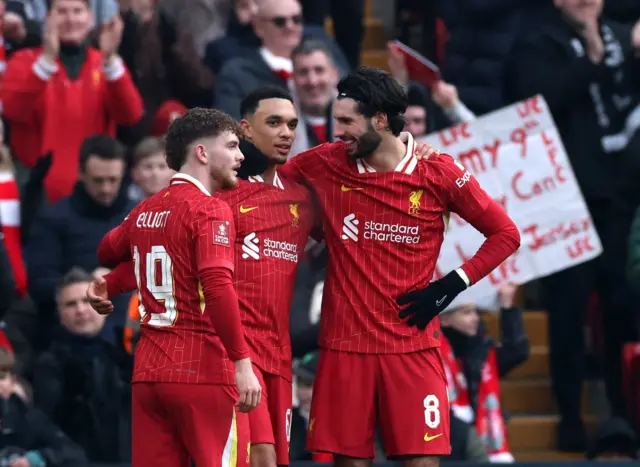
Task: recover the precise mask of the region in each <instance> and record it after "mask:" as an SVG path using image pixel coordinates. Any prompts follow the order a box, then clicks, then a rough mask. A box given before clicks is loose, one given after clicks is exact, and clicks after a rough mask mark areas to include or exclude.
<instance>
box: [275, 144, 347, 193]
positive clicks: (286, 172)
mask: <svg viewBox="0 0 640 467" xmlns="http://www.w3.org/2000/svg"><path fill="white" fill-rule="evenodd" d="M332 144H335V143H325V144H321V145H319V146H315V147H313V148H311V149H308V150H306V151H304V152H301V153H300V154H298V155H297V156H294V157H292V158H291V159H289V160H288V161H287V162H286V163H285V164H284V165H282V166H281V167H278V172H279V173H280V175H282V176H284V177H286V178H288V179H289V180H292V181H294V182H297V183H302V184H307V185H308V184H309V182H310V181H311V180H312V179H313V178H315V176H317V175H318V174H319V173H323V172H324V171H323V170H322V169H321V165H322V163H323V162H322V159H323V158H324V157H326V153H327V151H330V150H331V147H332ZM319 169H320V172H319V171H318V170H319Z"/></svg>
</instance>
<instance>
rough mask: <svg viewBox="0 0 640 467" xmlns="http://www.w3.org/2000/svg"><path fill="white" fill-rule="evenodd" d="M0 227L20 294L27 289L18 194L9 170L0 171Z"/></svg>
mask: <svg viewBox="0 0 640 467" xmlns="http://www.w3.org/2000/svg"><path fill="white" fill-rule="evenodd" d="M0 228H1V230H2V233H3V234H4V245H5V247H6V248H7V255H8V256H9V262H10V263H11V268H12V269H13V277H14V279H15V281H16V290H17V291H18V293H19V294H20V296H21V297H22V296H24V294H25V293H26V291H27V271H26V269H25V267H24V260H23V258H22V240H21V239H20V194H19V192H18V184H17V183H16V180H15V178H14V176H13V174H12V173H11V172H0Z"/></svg>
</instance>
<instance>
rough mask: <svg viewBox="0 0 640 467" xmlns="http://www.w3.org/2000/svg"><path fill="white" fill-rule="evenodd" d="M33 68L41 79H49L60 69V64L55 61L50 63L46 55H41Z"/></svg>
mask: <svg viewBox="0 0 640 467" xmlns="http://www.w3.org/2000/svg"><path fill="white" fill-rule="evenodd" d="M32 70H33V72H34V73H35V74H36V76H37V77H38V78H40V79H41V80H43V81H49V80H50V79H51V77H52V76H53V75H55V74H56V72H57V71H58V65H57V64H55V63H49V62H48V61H47V60H46V59H45V58H44V55H40V56H39V57H38V59H37V60H36V61H35V63H34V64H33V67H32Z"/></svg>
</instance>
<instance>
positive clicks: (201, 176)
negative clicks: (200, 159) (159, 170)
mask: <svg viewBox="0 0 640 467" xmlns="http://www.w3.org/2000/svg"><path fill="white" fill-rule="evenodd" d="M180 173H183V174H185V175H189V176H191V177H193V178H194V179H196V180H197V181H199V182H200V183H201V184H202V186H203V187H204V188H205V190H207V191H208V192H209V194H211V195H213V194H214V193H215V192H216V190H218V189H219V188H220V184H219V183H218V182H216V181H215V180H213V179H212V178H211V177H210V176H209V175H208V174H207V173H206V172H202V171H201V170H198V169H194V168H193V167H190V166H188V165H185V166H183V167H182V168H181V169H180Z"/></svg>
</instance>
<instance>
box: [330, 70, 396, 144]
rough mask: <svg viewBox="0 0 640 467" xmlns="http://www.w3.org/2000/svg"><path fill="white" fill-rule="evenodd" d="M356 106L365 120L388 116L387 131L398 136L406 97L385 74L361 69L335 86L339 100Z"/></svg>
mask: <svg viewBox="0 0 640 467" xmlns="http://www.w3.org/2000/svg"><path fill="white" fill-rule="evenodd" d="M344 98H350V99H353V100H355V101H357V102H358V112H360V113H361V114H362V115H364V116H365V117H367V118H371V117H373V116H374V115H375V114H377V113H383V114H386V115H387V120H388V122H389V128H388V129H389V130H390V131H391V133H393V134H394V135H395V136H398V135H399V134H400V132H401V131H402V129H403V128H404V123H405V122H404V112H405V110H407V105H408V98H407V93H406V91H405V90H404V88H403V87H402V85H401V84H400V83H398V81H396V79H395V78H394V77H393V76H391V74H389V73H387V72H386V71H384V70H381V69H379V68H372V67H367V66H361V67H360V68H358V69H357V70H355V71H352V72H351V73H349V74H348V75H347V76H345V77H344V78H342V79H341V80H340V82H339V83H338V99H344Z"/></svg>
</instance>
